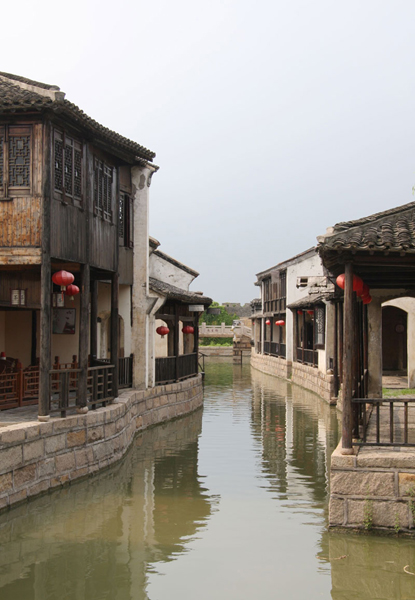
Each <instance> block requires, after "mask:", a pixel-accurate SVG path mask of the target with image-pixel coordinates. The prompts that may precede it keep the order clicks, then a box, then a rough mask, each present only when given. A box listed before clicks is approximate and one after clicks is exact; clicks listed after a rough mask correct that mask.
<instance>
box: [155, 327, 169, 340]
mask: <svg viewBox="0 0 415 600" xmlns="http://www.w3.org/2000/svg"><path fill="white" fill-rule="evenodd" d="M156 333H158V334H159V335H161V337H162V338H164V336H165V335H167V334H168V333H170V329H169V328H168V327H166V326H165V325H162V326H161V327H157V329H156Z"/></svg>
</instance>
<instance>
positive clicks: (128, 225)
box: [0, 74, 154, 416]
mask: <svg viewBox="0 0 415 600" xmlns="http://www.w3.org/2000/svg"><path fill="white" fill-rule="evenodd" d="M153 157H154V153H152V152H151V151H149V150H147V149H145V148H143V147H141V146H139V145H138V144H136V143H134V142H131V141H130V140H127V139H126V138H122V137H121V136H119V135H118V134H115V133H114V132H111V131H109V130H107V129H106V128H104V127H102V126H101V125H99V124H98V123H96V122H95V121H93V120H92V119H90V118H89V117H88V116H87V115H85V114H84V113H83V112H82V111H81V110H80V109H78V108H77V107H76V106H74V105H73V104H71V103H70V102H68V101H66V100H65V99H64V94H63V93H61V92H60V91H59V90H58V88H56V86H48V85H46V84H40V83H38V82H29V81H28V80H25V79H23V78H20V77H17V76H7V75H6V74H0V222H1V224H2V227H1V228H0V271H1V277H0V307H1V308H2V309H3V310H4V309H6V310H9V311H10V310H13V311H27V310H31V311H32V312H33V320H34V321H35V326H34V327H33V328H32V331H31V332H30V331H29V332H28V335H32V346H33V345H34V347H35V349H36V342H35V343H34V344H33V336H34V335H36V331H37V330H40V331H39V335H40V343H38V344H37V345H38V347H39V348H40V351H39V356H36V351H34V352H33V351H32V355H31V363H32V365H31V366H35V364H39V365H40V376H39V414H40V415H41V416H46V415H47V414H48V412H49V408H50V407H49V404H50V396H51V383H50V374H49V372H50V369H51V367H52V357H51V303H52V293H53V292H57V291H59V288H57V287H56V286H54V284H52V281H51V277H52V274H53V273H54V272H56V271H59V270H61V269H65V270H67V271H70V272H72V273H73V274H74V275H75V283H76V284H77V285H78V286H79V288H80V307H79V310H80V318H79V364H78V367H79V369H78V370H79V373H78V376H77V390H78V391H77V396H78V398H79V402H78V404H79V405H82V404H84V405H86V404H87V403H89V401H88V400H87V398H89V397H90V393H89V392H88V391H87V390H88V389H89V388H88V386H89V383H88V375H87V369H88V354H91V358H90V365H89V368H92V367H93V365H94V360H95V359H96V356H94V350H95V354H96V334H97V327H96V315H97V306H96V304H97V296H96V289H97V288H96V285H97V282H99V281H107V282H110V283H111V323H112V325H111V364H112V365H113V371H112V384H111V393H112V394H113V395H114V394H116V393H117V384H118V376H117V369H118V331H117V329H118V286H119V281H120V275H121V283H123V284H127V285H131V284H132V280H133V231H132V223H133V197H132V192H133V190H132V185H131V167H132V166H134V165H140V166H144V165H146V164H147V163H146V161H150V162H151V161H152V159H153ZM120 245H121V248H120ZM120 250H121V252H120ZM15 289H18V290H24V303H22V305H21V306H16V305H13V303H12V302H11V290H15ZM91 290H92V291H93V293H92V294H91V293H90V291H91ZM94 290H95V293H94ZM22 297H23V296H22ZM89 313H91V315H93V316H94V318H91V319H90V318H89ZM89 340H91V342H89ZM0 350H1V349H0ZM29 366H30V365H29ZM104 395H105V397H107V394H104Z"/></svg>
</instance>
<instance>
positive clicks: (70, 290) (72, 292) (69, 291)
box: [65, 283, 79, 300]
mask: <svg viewBox="0 0 415 600" xmlns="http://www.w3.org/2000/svg"><path fill="white" fill-rule="evenodd" d="M65 294H66V295H67V296H70V297H71V300H73V299H74V298H73V297H74V296H76V295H77V294H79V287H78V286H77V285H74V284H73V283H70V284H69V285H67V286H66V292H65Z"/></svg>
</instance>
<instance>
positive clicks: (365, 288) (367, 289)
mask: <svg viewBox="0 0 415 600" xmlns="http://www.w3.org/2000/svg"><path fill="white" fill-rule="evenodd" d="M369 293H370V287H369V286H368V285H367V283H364V284H363V290H362V293H361V298H362V299H363V298H366V296H369Z"/></svg>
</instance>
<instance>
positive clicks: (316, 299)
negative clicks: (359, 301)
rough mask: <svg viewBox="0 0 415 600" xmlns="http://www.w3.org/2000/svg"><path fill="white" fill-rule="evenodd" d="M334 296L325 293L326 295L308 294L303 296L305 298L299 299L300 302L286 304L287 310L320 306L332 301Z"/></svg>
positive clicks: (330, 293)
mask: <svg viewBox="0 0 415 600" xmlns="http://www.w3.org/2000/svg"><path fill="white" fill-rule="evenodd" d="M334 297H335V295H334V294H333V293H332V292H327V293H326V294H314V295H312V294H309V295H308V296H305V298H301V300H296V301H295V302H291V303H290V304H287V308H290V309H294V308H307V306H313V305H314V304H321V303H322V302H328V301H329V300H332V299H333V298H334Z"/></svg>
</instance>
